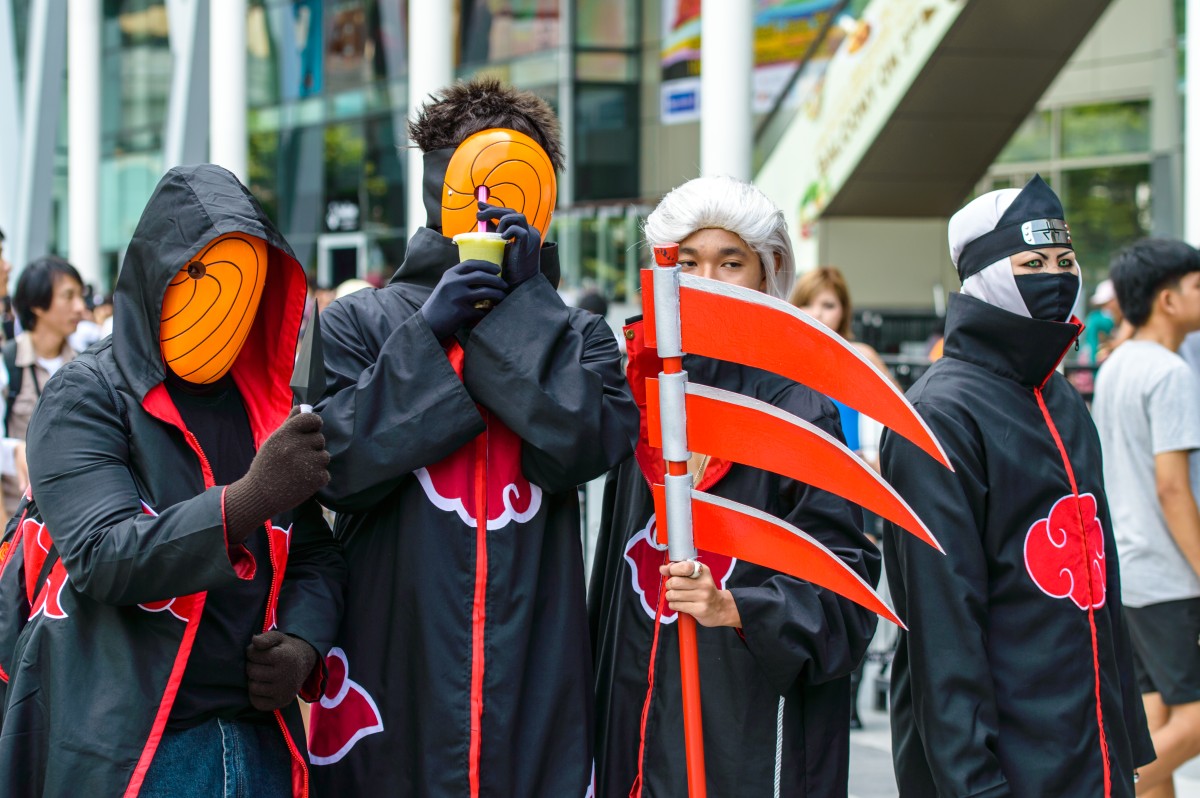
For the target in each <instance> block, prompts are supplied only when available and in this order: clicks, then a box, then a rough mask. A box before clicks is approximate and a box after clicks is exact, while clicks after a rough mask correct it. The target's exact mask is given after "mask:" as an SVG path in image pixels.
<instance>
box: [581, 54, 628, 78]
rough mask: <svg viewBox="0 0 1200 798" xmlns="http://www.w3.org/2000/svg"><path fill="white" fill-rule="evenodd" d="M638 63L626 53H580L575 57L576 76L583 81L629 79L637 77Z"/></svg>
mask: <svg viewBox="0 0 1200 798" xmlns="http://www.w3.org/2000/svg"><path fill="white" fill-rule="evenodd" d="M636 70H637V65H636V63H635V61H634V59H633V57H632V56H629V55H626V54H625V53H579V55H577V56H576V57H575V77H576V79H578V80H581V81H599V82H604V83H610V82H613V81H628V80H635V79H636V78H637V71H636Z"/></svg>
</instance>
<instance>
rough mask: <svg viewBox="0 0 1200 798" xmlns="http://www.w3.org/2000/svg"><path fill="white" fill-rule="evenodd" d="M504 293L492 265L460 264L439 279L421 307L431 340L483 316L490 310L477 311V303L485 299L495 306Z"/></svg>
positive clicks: (449, 333) (504, 285)
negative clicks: (431, 336)
mask: <svg viewBox="0 0 1200 798" xmlns="http://www.w3.org/2000/svg"><path fill="white" fill-rule="evenodd" d="M507 292H508V286H507V284H506V283H505V282H504V280H502V279H501V278H500V275H498V274H496V264H494V263H488V262H487V261H486V260H464V261H463V262H462V263H460V264H458V265H457V266H454V267H452V268H450V269H448V270H447V271H446V273H445V274H443V275H442V279H441V280H439V281H438V284H437V287H436V288H434V289H433V293H432V294H430V295H429V299H427V300H425V304H424V305H422V306H421V315H422V316H424V317H425V322H426V323H427V324H428V325H429V329H431V330H433V337H434V338H437V339H438V340H439V341H441V340H444V339H446V338H449V337H450V336H451V335H453V334H454V333H455V332H457V331H458V330H459V329H460V328H462V327H465V326H467V325H468V324H474V323H475V322H477V321H479V320H480V319H482V318H483V317H484V315H486V314H487V312H488V308H489V307H490V306H488V307H480V308H477V307H475V305H476V304H477V303H480V302H483V301H484V300H485V299H486V300H489V301H491V302H492V304H495V303H497V302H499V301H500V300H502V299H504V296H505V294H506V293H507Z"/></svg>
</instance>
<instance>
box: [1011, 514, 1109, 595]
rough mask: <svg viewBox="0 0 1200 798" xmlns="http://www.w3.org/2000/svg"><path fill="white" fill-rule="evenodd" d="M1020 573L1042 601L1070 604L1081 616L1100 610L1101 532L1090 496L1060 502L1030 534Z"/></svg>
mask: <svg viewBox="0 0 1200 798" xmlns="http://www.w3.org/2000/svg"><path fill="white" fill-rule="evenodd" d="M1025 569H1026V570H1027V571H1028V572H1029V577H1030V578H1031V579H1033V583H1034V584H1035V585H1037V586H1038V588H1039V589H1040V590H1041V591H1042V592H1043V593H1045V594H1046V595H1047V596H1052V597H1053V598H1069V599H1071V601H1073V602H1075V606H1077V607H1079V609H1081V610H1086V609H1088V608H1089V607H1091V608H1095V609H1098V608H1100V607H1103V606H1104V600H1105V593H1106V582H1107V573H1106V572H1105V569H1104V530H1103V529H1101V527H1100V521H1099V519H1097V518H1096V497H1095V496H1093V495H1092V494H1090V493H1085V494H1083V495H1081V496H1078V497H1076V496H1064V497H1063V498H1061V499H1059V500H1058V501H1057V502H1055V503H1054V506H1053V507H1052V508H1050V514H1049V516H1047V517H1046V518H1043V519H1041V520H1039V521H1038V522H1037V523H1035V524H1034V525H1033V526H1031V527H1030V528H1029V534H1028V535H1026V536H1025Z"/></svg>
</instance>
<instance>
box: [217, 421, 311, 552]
mask: <svg viewBox="0 0 1200 798" xmlns="http://www.w3.org/2000/svg"><path fill="white" fill-rule="evenodd" d="M328 482H329V452H327V451H325V436H324V435H322V434H321V417H320V416H318V415H317V414H316V413H301V412H300V408H298V407H293V408H292V412H291V414H290V415H289V416H288V418H287V421H285V422H283V423H282V424H280V425H279V429H277V430H275V432H273V433H271V437H269V438H267V440H266V441H265V442H264V443H263V445H262V447H261V448H260V449H259V450H258V453H257V454H255V455H254V461H253V462H252V463H250V470H249V471H247V472H246V475H245V476H244V477H242V478H241V479H239V480H238V481H237V482H234V483H233V484H232V485H230V486H229V487H228V488H226V489H225V535H226V537H227V538H228V540H229V542H230V543H241V542H242V541H243V540H245V539H246V538H248V537H249V536H250V533H251V532H253V531H254V530H255V529H257V528H258V527H260V526H262V525H263V524H264V523H266V521H267V519H269V518H271V517H272V516H275V515H278V514H279V513H282V512H285V511H287V510H291V509H292V508H293V507H297V506H298V505H300V504H301V503H303V502H304V501H306V500H307V499H309V498H311V497H312V495H313V494H314V493H316V492H317V491H318V490H320V489H321V488H323V487H325V485H326V484H327V483H328Z"/></svg>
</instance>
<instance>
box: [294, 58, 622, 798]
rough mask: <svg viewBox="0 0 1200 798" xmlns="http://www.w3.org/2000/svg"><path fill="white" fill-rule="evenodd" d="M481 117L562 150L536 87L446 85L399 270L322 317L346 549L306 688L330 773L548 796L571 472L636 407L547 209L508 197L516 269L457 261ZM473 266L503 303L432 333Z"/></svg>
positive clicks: (367, 785) (571, 745)
mask: <svg viewBox="0 0 1200 798" xmlns="http://www.w3.org/2000/svg"><path fill="white" fill-rule="evenodd" d="M491 128H510V129H516V130H518V131H520V132H522V133H525V134H527V135H529V136H531V137H532V138H533V139H534V140H535V141H537V142H538V143H539V144H540V145H541V147H542V148H543V149H544V150H545V151H546V153H547V154H549V156H550V158H551V159H552V160H553V161H554V163H555V164H556V165H557V164H558V163H559V161H560V159H561V155H560V151H559V144H558V133H557V123H556V122H555V121H554V118H553V115H552V114H551V112H550V111H549V109H548V107H546V106H545V104H544V103H543V102H542V101H541V100H538V99H536V98H534V97H533V96H532V95H529V94H527V93H518V92H515V91H512V90H508V89H505V88H502V87H501V86H500V85H499V84H498V83H496V82H495V81H479V82H472V83H467V84H456V85H455V86H454V87H451V88H449V89H446V90H445V91H443V92H442V98H441V99H439V100H437V101H435V102H433V103H432V104H430V105H427V106H426V107H425V109H424V110H423V112H422V116H421V119H420V120H419V121H418V122H417V123H415V124H414V126H413V129H412V131H411V132H412V136H413V139H414V140H415V141H416V142H417V143H418V144H419V145H420V146H421V147H422V149H423V150H425V151H426V156H425V186H426V206H427V209H428V210H429V212H430V217H431V218H430V220H429V226H428V227H424V228H421V229H420V230H418V231H417V232H416V234H415V235H414V236H413V237H412V239H411V240H410V241H409V244H408V252H407V255H406V257H405V260H404V262H403V264H401V266H400V268H399V269H398V270H397V272H396V274H395V276H394V277H393V278H392V280H391V282H390V284H389V285H387V286H386V287H384V288H382V289H380V290H376V291H361V292H358V293H356V294H353V295H351V296H349V297H346V298H343V299H341V300H338V301H337V302H334V303H333V304H332V305H331V306H330V307H329V308H328V310H326V311H325V313H324V314H323V315H322V317H321V330H322V333H323V341H324V349H325V358H326V368H327V373H328V377H329V385H328V389H327V392H326V398H325V400H324V401H323V402H322V403H321V404H320V405H319V408H318V409H319V411H320V412H321V414H322V416H323V417H324V419H325V434H326V437H327V440H328V446H329V450H330V452H331V453H332V455H333V461H332V464H331V466H330V472H331V477H332V479H331V481H330V484H329V487H328V489H327V490H325V491H324V492H323V493H322V494H321V495H322V497H323V500H324V501H325V502H326V503H327V504H328V505H329V506H330V507H333V508H334V509H335V510H337V512H338V520H337V525H336V530H335V534H336V535H337V536H338V537H339V538H340V539H341V540H342V541H343V543H344V545H345V549H346V557H347V561H348V564H349V567H350V582H349V587H348V592H347V611H346V617H345V621H344V623H343V626H342V629H341V632H340V633H339V635H338V638H337V647H336V648H335V649H334V650H333V651H332V652H331V654H330V656H329V658H328V659H327V664H328V667H329V672H330V681H329V688H328V689H327V691H326V695H325V697H324V698H323V699H322V700H321V703H320V706H319V707H314V709H313V720H312V735H311V738H310V752H311V754H312V758H313V762H314V765H318V764H319V765H320V767H314V769H313V770H314V778H315V779H316V782H317V785H318V787H319V788H320V789H321V794H325V795H388V796H435V795H436V796H475V795H495V796H545V798H561V797H562V796H582V795H583V794H584V792H585V791H586V790H587V787H588V780H589V776H590V771H591V763H592V752H591V724H590V717H591V659H590V651H589V648H588V639H587V616H586V612H585V602H584V574H583V568H582V558H583V553H582V550H581V544H580V525H579V505H578V498H577V491H576V486H577V485H578V484H581V483H583V482H586V481H588V480H590V479H592V478H594V477H596V476H598V475H600V474H603V473H604V472H605V471H606V470H607V469H609V468H610V467H612V466H613V465H614V464H615V463H617V462H620V461H621V460H622V459H624V458H625V457H627V456H628V455H629V453H630V451H632V446H633V440H634V438H635V437H636V434H637V410H636V409H635V407H634V405H633V401H632V398H631V397H630V395H629V390H628V388H627V387H626V385H625V380H624V378H623V376H622V374H621V369H620V353H619V351H618V348H617V344H616V339H615V337H614V335H613V333H612V330H611V329H610V328H609V327H608V325H607V324H606V323H605V322H604V320H603V319H601V318H599V317H597V316H595V315H592V314H590V313H587V312H586V311H580V310H576V309H571V308H568V307H566V306H565V305H564V304H563V302H562V300H561V299H560V298H559V296H558V293H557V292H556V291H555V288H554V286H555V283H556V282H557V279H558V266H557V258H556V255H555V248H554V247H553V245H546V246H544V247H540V252H539V245H538V238H537V236H538V231H536V230H533V231H529V230H528V229H526V228H525V227H524V222H523V221H522V220H512V219H511V218H510V220H509V223H508V225H507V226H506V223H505V222H504V221H503V220H502V221H501V224H500V227H499V232H500V233H502V234H505V233H506V229H507V230H508V231H509V234H510V235H515V236H518V237H519V239H520V240H518V241H517V243H516V244H510V246H509V249H510V251H512V250H516V251H517V252H521V251H525V252H528V253H529V254H530V255H531V256H532V258H533V259H534V260H533V263H532V267H531V268H530V269H529V273H528V274H527V275H522V274H521V273H520V270H521V269H522V268H523V267H522V266H521V265H520V264H514V263H513V261H512V258H511V257H510V258H509V259H508V260H507V261H506V263H505V265H504V274H505V279H506V280H516V279H518V278H521V277H522V276H527V278H528V279H523V280H522V281H521V282H520V283H519V284H517V285H515V286H513V285H508V284H506V283H505V282H503V281H501V280H500V278H498V277H495V272H494V270H493V271H492V272H491V276H490V278H484V277H474V276H471V275H474V274H478V273H479V272H478V268H479V267H478V264H479V263H480V262H479V261H476V262H474V263H475V264H476V266H470V265H468V266H464V267H457V266H456V264H457V263H458V254H457V249H456V247H455V245H454V243H453V242H452V241H450V240H449V239H447V238H445V237H443V236H442V235H441V233H440V232H439V229H440V222H439V215H438V214H439V211H440V208H439V200H438V197H439V196H440V195H441V192H442V189H443V186H442V175H443V174H444V172H445V165H446V163H447V160H448V158H449V156H450V153H451V152H453V150H454V148H455V147H456V146H458V144H460V143H461V142H462V141H463V140H464V139H465V138H467V137H468V136H470V135H471V134H473V133H476V132H478V131H480V130H486V129H491ZM502 215H503V216H510V217H511V216H512V215H513V214H508V213H503V214H502ZM531 235H532V238H531ZM531 240H532V248H531V250H529V249H526V247H528V246H529V242H530V241H531ZM539 258H540V267H541V273H540V274H539V273H537V270H538V259H539ZM464 275H466V276H468V278H469V279H470V280H473V281H478V284H479V285H480V286H482V288H480V293H479V294H475V295H472V294H464V295H463V296H464V297H465V299H464V300H463V301H462V302H461V303H460V307H464V308H473V307H474V302H475V297H476V296H485V297H486V298H491V299H492V300H493V302H494V303H495V305H494V308H493V309H491V310H490V311H482V310H480V311H475V312H471V311H466V312H465V315H464V316H463V317H461V318H463V319H464V320H465V322H466V323H465V324H462V325H461V326H457V325H456V326H454V327H452V328H451V329H449V331H448V333H447V334H445V336H444V337H443V338H442V339H441V340H439V336H438V335H437V334H436V333H435V331H434V326H435V324H443V323H444V322H442V321H441V318H442V312H443V308H441V307H435V306H437V305H438V302H439V301H440V300H439V297H438V294H439V293H442V294H443V296H444V292H445V291H446V290H447V289H451V288H452V287H453V284H454V283H455V282H456V281H457V280H459V279H461V278H462V277H463V276H464ZM497 283H499V285H497ZM431 293H432V294H433V298H431ZM431 319H433V320H434V323H432V324H431ZM477 319H478V323H475V324H474V326H473V327H472V326H471V324H472V323H473V322H474V321H475V320H477Z"/></svg>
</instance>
